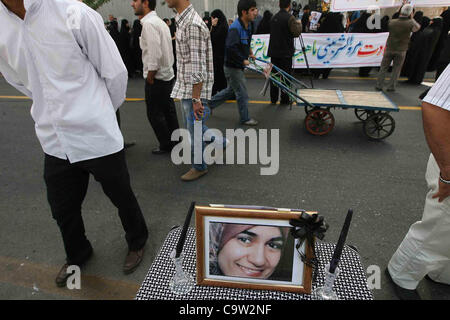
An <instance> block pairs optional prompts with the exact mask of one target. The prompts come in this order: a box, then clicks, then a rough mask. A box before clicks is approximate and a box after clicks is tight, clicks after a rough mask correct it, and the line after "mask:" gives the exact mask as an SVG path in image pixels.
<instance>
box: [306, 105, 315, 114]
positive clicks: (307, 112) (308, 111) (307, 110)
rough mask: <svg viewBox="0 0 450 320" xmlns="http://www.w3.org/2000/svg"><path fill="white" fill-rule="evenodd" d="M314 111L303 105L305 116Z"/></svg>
mask: <svg viewBox="0 0 450 320" xmlns="http://www.w3.org/2000/svg"><path fill="white" fill-rule="evenodd" d="M313 110H314V108H313V107H310V106H306V105H305V113H306V115H308V114H309V113H310V112H311V111H313Z"/></svg>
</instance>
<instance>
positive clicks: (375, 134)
mask: <svg viewBox="0 0 450 320" xmlns="http://www.w3.org/2000/svg"><path fill="white" fill-rule="evenodd" d="M394 130H395V120H394V118H392V117H391V115H390V114H389V113H387V112H382V113H379V114H374V115H371V116H370V117H369V119H367V121H365V122H364V133H365V134H366V136H368V137H369V138H370V139H373V140H383V139H386V138H387V137H389V136H390V135H391V134H392V133H393V132H394Z"/></svg>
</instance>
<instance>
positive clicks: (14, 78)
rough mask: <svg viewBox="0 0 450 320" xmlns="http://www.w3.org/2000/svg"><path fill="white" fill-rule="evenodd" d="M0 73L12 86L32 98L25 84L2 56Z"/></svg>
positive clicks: (0, 58)
mask: <svg viewBox="0 0 450 320" xmlns="http://www.w3.org/2000/svg"><path fill="white" fill-rule="evenodd" d="M0 73H1V74H2V75H3V77H4V78H5V80H6V81H7V82H8V83H9V84H10V85H12V86H13V87H14V88H16V89H17V90H19V91H20V92H22V93H23V94H24V95H26V96H27V97H29V98H31V99H33V94H32V93H31V91H30V90H28V89H27V88H26V86H25V84H23V83H22V81H21V80H20V77H19V75H18V74H17V72H16V71H14V70H13V69H12V68H11V66H10V65H9V64H8V63H7V62H6V61H5V60H3V58H2V57H1V56H0Z"/></svg>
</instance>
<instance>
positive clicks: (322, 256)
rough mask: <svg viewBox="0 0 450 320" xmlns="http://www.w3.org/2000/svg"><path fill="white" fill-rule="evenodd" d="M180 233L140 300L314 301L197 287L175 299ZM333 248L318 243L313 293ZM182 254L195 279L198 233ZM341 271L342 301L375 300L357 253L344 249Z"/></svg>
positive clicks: (172, 235) (167, 245)
mask: <svg viewBox="0 0 450 320" xmlns="http://www.w3.org/2000/svg"><path fill="white" fill-rule="evenodd" d="M180 232H181V228H176V229H174V230H172V231H170V232H169V234H168V236H167V238H166V240H165V241H164V244H163V246H162V249H161V251H160V252H159V253H158V255H157V256H156V259H155V261H154V262H153V264H152V266H151V267H150V270H149V271H148V273H147V276H146V277H145V279H144V282H143V283H142V285H141V288H140V289H139V291H138V293H137V295H136V299H137V300H179V299H187V300H220V299H230V300H312V296H311V295H308V294H298V293H290V292H281V291H269V290H248V289H238V288H225V287H211V286H197V285H195V287H194V289H193V290H192V291H191V292H189V293H188V294H186V295H183V296H178V295H174V294H173V293H172V292H171V291H170V289H169V281H170V279H171V278H172V277H173V275H174V274H175V265H174V264H173V261H172V259H171V258H170V253H171V252H172V251H173V250H174V249H175V247H176V244H177V242H178V238H179V236H180ZM334 247H335V245H334V244H329V243H316V255H317V259H318V262H319V265H318V268H317V273H316V275H315V276H314V278H313V283H312V288H313V290H314V288H316V287H319V286H323V282H324V278H325V275H324V266H325V264H327V263H329V261H330V260H331V257H332V256H333V251H334ZM183 254H184V261H183V269H184V270H185V272H189V273H190V274H191V275H192V276H193V277H194V279H195V275H196V244H195V229H193V228H189V231H188V234H187V237H186V243H185V245H184V249H183ZM339 268H340V271H341V272H340V274H339V275H338V277H337V278H336V282H335V285H334V289H335V290H336V293H337V295H338V297H339V299H342V300H373V295H372V292H371V291H370V290H369V288H368V287H367V279H366V273H365V270H364V268H363V266H362V264H361V261H360V257H359V254H358V253H357V251H355V250H353V249H351V248H350V247H348V246H345V249H344V250H343V252H342V256H341V262H340V264H339Z"/></svg>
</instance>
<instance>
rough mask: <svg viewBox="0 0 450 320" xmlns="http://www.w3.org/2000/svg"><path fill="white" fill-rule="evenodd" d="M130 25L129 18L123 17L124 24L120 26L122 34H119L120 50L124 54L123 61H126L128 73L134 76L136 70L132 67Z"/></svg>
mask: <svg viewBox="0 0 450 320" xmlns="http://www.w3.org/2000/svg"><path fill="white" fill-rule="evenodd" d="M130 38H131V34H130V25H129V23H128V20H126V19H123V20H122V24H121V26H120V34H119V52H120V55H121V56H122V60H123V63H125V66H126V67H127V70H128V75H129V76H132V75H133V72H134V70H132V67H131V63H130V61H131V50H130Z"/></svg>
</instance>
